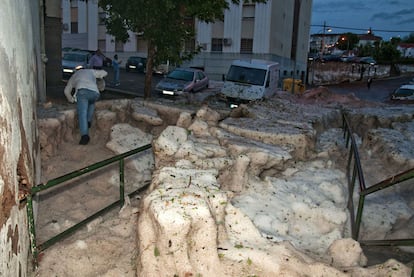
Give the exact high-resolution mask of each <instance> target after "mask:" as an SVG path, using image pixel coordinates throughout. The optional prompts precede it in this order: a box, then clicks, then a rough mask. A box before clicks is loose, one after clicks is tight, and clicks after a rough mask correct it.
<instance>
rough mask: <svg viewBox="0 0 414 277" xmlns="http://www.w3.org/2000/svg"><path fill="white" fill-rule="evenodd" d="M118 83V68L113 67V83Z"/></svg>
mask: <svg viewBox="0 0 414 277" xmlns="http://www.w3.org/2000/svg"><path fill="white" fill-rule="evenodd" d="M118 83H119V68H117V69H114V84H115V85H116V84H118Z"/></svg>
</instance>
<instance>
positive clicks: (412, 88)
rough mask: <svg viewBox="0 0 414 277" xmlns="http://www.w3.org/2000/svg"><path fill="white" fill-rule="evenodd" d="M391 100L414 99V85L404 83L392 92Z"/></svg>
mask: <svg viewBox="0 0 414 277" xmlns="http://www.w3.org/2000/svg"><path fill="white" fill-rule="evenodd" d="M391 100H414V85H402V86H401V87H399V88H398V89H396V90H395V91H394V92H393V93H392V94H391Z"/></svg>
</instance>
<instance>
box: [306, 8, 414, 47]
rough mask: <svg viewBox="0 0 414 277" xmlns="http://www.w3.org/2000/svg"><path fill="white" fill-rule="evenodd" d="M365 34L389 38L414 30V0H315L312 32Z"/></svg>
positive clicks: (405, 35)
mask: <svg viewBox="0 0 414 277" xmlns="http://www.w3.org/2000/svg"><path fill="white" fill-rule="evenodd" d="M324 23H326V26H327V27H326V28H325V30H327V29H328V28H330V29H331V30H332V33H335V34H336V33H347V32H351V33H355V34H363V33H366V32H367V30H368V29H369V28H371V29H372V31H373V33H374V35H376V36H380V37H382V39H383V40H390V38H391V37H401V38H404V37H407V36H409V35H410V33H414V0H364V1H356V0H355V1H354V0H351V1H346V0H313V6H312V19H311V34H316V33H323V29H324V27H323V26H324Z"/></svg>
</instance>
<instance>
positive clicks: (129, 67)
mask: <svg viewBox="0 0 414 277" xmlns="http://www.w3.org/2000/svg"><path fill="white" fill-rule="evenodd" d="M146 66H147V59H146V58H143V57H138V56H132V57H129V58H128V60H127V62H126V64H125V70H126V71H127V72H129V71H138V72H145V68H146Z"/></svg>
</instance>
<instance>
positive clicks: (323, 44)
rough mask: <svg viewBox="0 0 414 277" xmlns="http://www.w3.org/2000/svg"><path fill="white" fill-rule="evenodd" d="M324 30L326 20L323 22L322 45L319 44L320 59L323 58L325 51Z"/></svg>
mask: <svg viewBox="0 0 414 277" xmlns="http://www.w3.org/2000/svg"><path fill="white" fill-rule="evenodd" d="M325 30H326V21H324V22H323V33H322V45H321V59H322V58H323V52H324V51H325Z"/></svg>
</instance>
